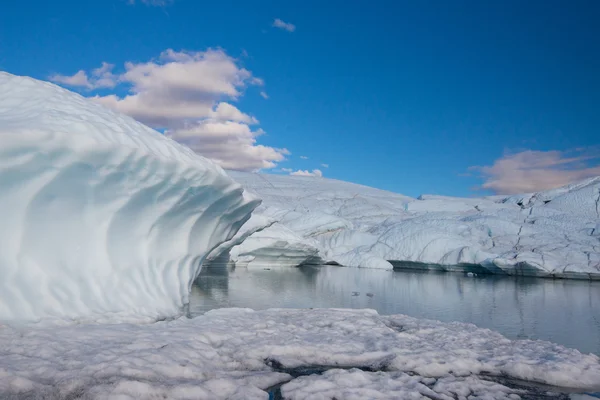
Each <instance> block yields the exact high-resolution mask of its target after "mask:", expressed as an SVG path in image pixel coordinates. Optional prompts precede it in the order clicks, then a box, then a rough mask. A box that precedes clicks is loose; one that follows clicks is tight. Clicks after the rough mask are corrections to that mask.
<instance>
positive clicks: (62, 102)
mask: <svg viewBox="0 0 600 400" xmlns="http://www.w3.org/2000/svg"><path fill="white" fill-rule="evenodd" d="M0 94H1V96H0V321H10V320H12V321H14V320H38V319H46V318H76V319H82V318H83V319H94V320H98V319H107V318H108V319H114V318H132V317H133V318H136V319H137V318H148V319H155V318H161V317H166V316H170V315H173V314H175V313H177V312H178V311H179V310H181V308H182V306H184V305H185V304H186V303H187V302H188V294H189V291H190V287H191V284H192V282H193V280H194V279H195V277H196V276H197V275H198V273H199V272H200V267H201V263H202V261H203V259H204V257H206V255H207V254H208V253H209V252H210V251H211V250H212V249H213V248H215V247H216V246H218V245H219V244H220V243H222V242H223V241H225V240H228V239H230V238H231V237H233V235H234V234H235V233H236V232H237V230H238V229H239V227H240V226H241V225H242V224H243V223H244V222H245V221H246V220H247V219H248V218H249V216H250V213H251V212H252V210H253V209H254V208H255V207H256V206H257V205H258V201H257V200H253V199H249V198H247V197H246V196H245V195H244V193H243V191H242V189H241V187H240V186H239V185H238V184H236V183H235V182H234V181H232V180H231V179H230V178H229V177H228V176H227V175H226V174H225V172H224V171H223V170H222V169H221V168H219V167H217V166H216V165H214V164H213V163H211V162H210V161H208V160H206V159H204V158H202V157H199V156H198V155H196V154H194V153H193V152H192V151H191V150H189V149H188V148H185V147H183V146H181V145H179V144H177V143H175V142H174V141H172V140H170V139H168V138H165V137H164V136H163V135H161V134H160V133H158V132H156V131H154V130H152V129H150V128H148V127H146V126H144V125H142V124H140V123H138V122H136V121H134V120H133V119H131V118H129V117H126V116H123V115H119V114H117V113H114V112H112V111H109V110H107V109H105V108H104V107H102V106H100V105H97V104H94V103H92V102H91V101H89V100H86V99H84V98H83V97H81V96H79V95H77V94H75V93H72V92H69V91H67V90H65V89H62V88H59V87H57V86H55V85H52V84H49V83H46V82H41V81H36V80H34V79H31V78H24V77H16V76H13V75H10V74H6V73H2V72H0Z"/></svg>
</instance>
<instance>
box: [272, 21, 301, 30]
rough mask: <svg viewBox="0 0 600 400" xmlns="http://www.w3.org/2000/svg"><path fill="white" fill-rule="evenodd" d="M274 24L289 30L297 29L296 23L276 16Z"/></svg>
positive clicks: (276, 26) (275, 26)
mask: <svg viewBox="0 0 600 400" xmlns="http://www.w3.org/2000/svg"><path fill="white" fill-rule="evenodd" d="M272 26H273V27H274V28H279V29H283V30H284V31H288V32H294V31H295V30H296V25H294V24H290V23H289V22H284V21H282V20H281V19H279V18H275V20H274V21H273V25H272Z"/></svg>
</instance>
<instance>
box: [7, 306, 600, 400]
mask: <svg viewBox="0 0 600 400" xmlns="http://www.w3.org/2000/svg"><path fill="white" fill-rule="evenodd" d="M323 371H325V372H324V373H323V374H319V373H320V372H323ZM309 375H310V376H309ZM295 377H297V378H295ZM519 382H521V383H523V382H527V383H529V384H527V385H519ZM531 383H536V384H542V385H551V387H542V389H539V387H536V386H535V385H532V384H531ZM277 384H283V386H282V387H281V393H282V395H283V398H285V399H334V398H337V399H379V398H382V399H399V398H402V399H405V398H406V399H409V398H410V399H412V398H414V399H420V398H425V399H438V400H450V399H456V398H486V399H508V398H510V399H519V398H524V399H526V398H536V399H541V398H561V399H568V398H569V397H568V395H562V396H560V397H559V396H558V395H557V393H554V395H552V393H548V391H554V392H565V391H566V389H561V388H570V391H572V392H579V393H582V392H585V391H595V390H596V391H597V390H599V389H600V359H599V358H598V356H596V355H592V354H588V355H584V354H581V353H580V352H578V351H577V350H572V349H567V348H565V347H562V346H559V345H555V344H552V343H549V342H543V341H531V340H517V341H512V340H508V339H506V338H505V337H503V336H502V335H500V334H498V333H495V332H492V331H490V330H487V329H481V328H477V327H476V326H474V325H469V324H461V323H457V322H454V323H442V322H437V321H431V320H419V319H415V318H412V317H408V316H404V315H392V316H380V315H378V314H377V313H376V312H375V311H373V310H331V309H329V310H328V309H321V310H319V309H314V310H308V309H307V310H292V309H271V310H265V311H252V310H249V309H219V310H213V311H210V312H208V313H206V314H204V315H202V316H199V317H197V318H194V319H186V318H181V319H178V320H175V321H170V322H157V323H154V324H145V325H130V324H115V325H111V324H106V325H74V326H73V325H72V326H66V327H58V328H56V327H54V328H53V329H48V328H30V329H29V330H28V331H27V332H21V331H19V330H18V329H15V328H9V327H0V398H2V399H13V398H23V399H33V398H34V399H48V400H52V399H57V400H58V399H68V398H82V399H90V400H91V399H116V398H119V399H141V400H144V399H157V398H161V399H163V398H168V399H174V400H176V399H210V400H217V399H240V400H241V399H245V400H249V399H264V400H267V399H268V398H269V395H268V394H267V390H269V388H272V387H273V386H275V385H277ZM521 386H524V387H521ZM274 391H275V390H271V392H272V393H273V392H274ZM461 396H464V397H461ZM480 396H481V397H480Z"/></svg>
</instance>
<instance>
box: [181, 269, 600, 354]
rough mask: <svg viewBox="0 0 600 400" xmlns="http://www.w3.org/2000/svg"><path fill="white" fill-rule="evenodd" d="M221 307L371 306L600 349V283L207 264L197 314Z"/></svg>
mask: <svg viewBox="0 0 600 400" xmlns="http://www.w3.org/2000/svg"><path fill="white" fill-rule="evenodd" d="M220 307H249V308H253V309H265V308H287V307H292V308H309V307H315V308H317V307H327V308H329V307H334V308H335V307H350V308H374V309H376V310H377V311H378V312H379V313H380V314H407V315H411V316H415V317H420V318H430V319H437V320H441V321H461V322H470V323H473V324H476V325H478V326H480V327H484V328H490V329H493V330H495V331H498V332H500V333H502V334H503V335H505V336H507V337H509V338H512V339H517V338H528V339H543V340H550V341H552V342H556V343H560V344H563V345H565V346H568V347H574V348H577V349H579V350H581V351H583V352H593V353H596V354H600V282H598V281H577V280H551V279H539V278H515V277H503V276H493V275H486V276H476V277H468V276H466V275H464V274H460V273H436V272H416V271H412V272H409V271H394V272H392V271H382V270H373V269H361V268H345V267H336V266H323V267H302V268H277V269H269V270H263V269H258V270H248V269H245V268H236V269H233V270H231V269H230V270H226V269H225V268H205V269H204V270H203V271H202V274H201V275H200V277H199V278H198V280H197V281H196V284H195V285H194V287H193V289H192V296H191V302H190V311H191V314H192V315H198V314H201V313H204V312H206V311H208V310H210V309H213V308H220Z"/></svg>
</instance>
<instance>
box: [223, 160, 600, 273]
mask: <svg viewBox="0 0 600 400" xmlns="http://www.w3.org/2000/svg"><path fill="white" fill-rule="evenodd" d="M230 175H231V176H232V177H233V178H234V179H235V180H237V181H238V182H240V183H241V184H242V185H243V186H244V187H245V188H246V189H248V190H249V191H251V192H254V193H256V194H257V195H258V196H259V197H260V198H261V199H262V200H263V203H262V205H261V206H260V207H259V208H258V209H257V211H256V212H258V213H260V214H261V215H263V216H266V217H269V218H272V219H275V220H276V221H278V224H276V225H273V227H271V228H269V229H264V230H262V231H260V232H257V233H255V234H252V235H250V237H249V238H248V239H247V241H248V243H249V244H251V246H250V247H251V249H252V251H251V252H248V251H245V249H244V245H243V244H242V245H241V246H240V248H237V249H236V248H235V247H234V248H233V249H232V252H231V254H232V259H233V260H234V261H235V260H236V258H239V259H240V260H241V261H243V262H248V259H255V260H259V261H260V262H264V263H265V264H274V263H281V264H283V265H289V264H298V263H299V261H300V258H301V257H298V252H295V253H294V256H293V257H291V258H289V259H287V260H286V259H285V258H284V257H285V254H286V252H287V250H288V249H290V248H292V247H294V248H296V249H298V248H299V249H303V254H304V256H305V257H304V259H305V260H307V261H310V260H315V259H319V258H320V259H322V260H323V261H327V262H337V263H339V264H342V265H347V266H358V267H371V268H392V265H394V266H407V264H401V263H400V262H412V264H410V265H408V266H410V267H411V268H435V269H442V270H448V269H460V270H472V271H474V272H476V273H477V272H487V273H489V272H491V273H501V274H519V275H535V276H555V277H567V278H568V277H572V278H583V279H599V278H600V177H597V178H592V179H588V180H586V181H582V182H579V183H577V184H573V185H569V186H565V187H563V188H559V189H554V190H548V191H545V192H539V193H530V194H523V195H516V196H493V197H485V198H453V197H443V196H421V197H419V198H418V199H415V198H411V197H407V196H403V195H399V194H395V193H390V192H386V191H383V190H377V189H373V188H369V187H365V186H361V185H355V184H352V183H347V182H341V181H337V180H332V179H325V178H319V177H298V176H281V175H272V174H253V173H243V172H230ZM278 225H281V226H283V227H284V228H287V231H286V232H287V233H286V234H285V235H284V237H285V240H284V241H280V242H279V243H273V240H272V239H271V238H273V237H276V236H278V235H279V232H276V231H274V229H275V228H277V229H278V230H281V229H282V227H281V226H278ZM290 232H291V233H293V234H294V235H291V234H290ZM261 246H262V248H264V251H263V249H262V248H261ZM277 246H279V251H278V250H277V249H276V248H275V247H277ZM242 255H243V256H244V257H241V256H242Z"/></svg>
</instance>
